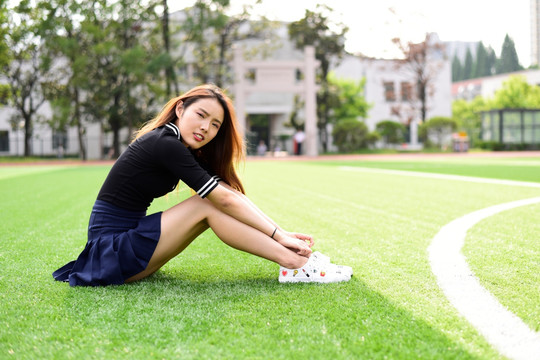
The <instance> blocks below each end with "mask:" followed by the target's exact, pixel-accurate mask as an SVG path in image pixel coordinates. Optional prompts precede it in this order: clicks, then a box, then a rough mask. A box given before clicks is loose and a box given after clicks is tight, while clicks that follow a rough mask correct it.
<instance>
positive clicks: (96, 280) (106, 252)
mask: <svg viewBox="0 0 540 360" xmlns="http://www.w3.org/2000/svg"><path fill="white" fill-rule="evenodd" d="M160 234H161V212H158V213H155V214H152V215H148V216H146V212H144V211H142V212H141V211H138V212H134V211H129V210H125V209H122V208H119V207H117V206H114V205H112V204H110V203H108V202H105V201H101V200H96V202H95V204H94V207H93V209H92V214H91V215H90V222H89V225H88V242H87V243H86V247H85V248H84V250H83V251H82V253H81V254H80V255H79V257H78V258H77V260H75V261H71V262H69V263H67V264H66V265H64V266H62V267H61V268H60V269H58V270H56V271H55V272H53V277H54V278H55V279H56V280H58V281H65V282H69V285H71V286H104V285H119V284H123V283H124V282H125V280H126V279H128V278H130V277H132V276H133V275H136V274H138V273H140V272H141V271H143V270H144V269H146V267H147V266H148V262H149V261H150V258H151V257H152V254H153V253H154V250H155V249H156V246H157V243H158V240H159V236H160Z"/></svg>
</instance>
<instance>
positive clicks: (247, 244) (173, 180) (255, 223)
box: [53, 85, 352, 286]
mask: <svg viewBox="0 0 540 360" xmlns="http://www.w3.org/2000/svg"><path fill="white" fill-rule="evenodd" d="M237 126H238V125H237V123H236V117H235V113H234V109H233V106H232V102H231V100H230V99H229V98H228V97H227V96H226V95H224V94H223V93H222V91H221V90H220V89H219V88H217V87H215V86H211V85H203V86H198V87H195V88H193V89H191V90H190V91H188V92H187V93H185V94H184V95H182V96H179V97H176V98H173V99H172V100H170V101H169V102H168V103H167V105H165V107H164V108H163V110H162V111H161V113H160V114H159V115H158V116H157V117H156V118H155V119H153V120H151V121H150V122H149V123H147V124H146V125H145V126H144V127H143V128H142V129H141V130H140V131H139V132H138V133H137V136H136V138H135V140H134V141H133V142H132V143H131V144H130V145H129V147H128V148H127V149H126V151H125V152H124V153H123V154H122V155H121V156H120V157H119V158H118V160H117V161H116V162H115V164H114V166H113V167H112V168H111V170H110V172H109V174H108V176H107V178H106V179H105V182H104V184H103V186H102V188H101V190H100V192H99V194H98V196H97V200H96V202H95V204H94V207H93V209H92V213H91V215H90V223H89V226H88V242H87V244H86V247H85V249H84V250H83V251H82V253H81V254H80V255H79V257H78V258H77V260H75V261H72V262H70V263H68V264H66V265H64V266H63V267H61V268H60V269H58V270H56V271H55V272H54V273H53V276H54V278H55V279H56V280H58V281H66V282H69V284H70V285H71V286H77V285H87V286H88V285H90V286H100V285H110V284H123V283H125V282H132V281H136V280H140V279H143V278H145V277H147V276H149V275H151V274H153V273H154V272H156V271H157V270H158V269H159V268H161V267H162V266H163V265H165V264H166V263H167V262H168V261H169V260H171V259H172V258H173V257H175V256H176V255H178V254H179V253H180V252H182V250H184V249H185V248H186V247H187V246H188V245H189V244H190V243H191V242H192V241H193V240H194V239H195V238H196V237H197V236H199V235H200V234H201V233H202V232H204V231H205V230H207V229H208V228H212V230H213V231H214V232H215V234H216V235H217V236H218V237H219V238H220V239H221V240H222V241H223V242H225V243H226V244H228V245H229V246H232V247H234V248H236V249H239V250H243V251H246V252H248V253H251V254H254V255H257V256H260V257H263V258H265V259H268V260H271V261H273V262H276V263H278V264H279V265H281V269H280V272H279V281H280V282H338V281H348V280H349V279H350V277H351V275H352V270H351V268H350V267H343V266H337V265H334V264H331V263H330V261H329V260H328V258H327V257H326V256H324V255H322V254H320V253H317V252H315V253H312V250H311V247H312V246H313V239H312V237H311V236H309V235H304V234H299V233H291V232H287V231H285V230H283V229H282V228H281V227H279V226H278V225H277V224H275V223H274V222H273V221H272V220H271V219H270V218H269V217H268V216H266V215H265V214H264V213H263V212H262V211H260V210H259V209H258V208H257V207H256V206H255V205H254V204H253V203H251V202H250V201H249V200H248V198H247V197H246V196H245V195H244V187H243V186H242V183H241V182H240V179H239V178H238V175H237V173H236V171H235V164H237V163H238V161H239V160H241V159H242V157H243V154H244V147H243V146H244V145H243V141H242V138H241V136H240V134H239V132H238V128H237ZM179 180H181V181H182V182H184V183H185V184H187V185H188V186H189V187H190V188H191V189H193V190H194V191H196V193H197V195H194V196H191V197H190V198H188V199H187V200H185V201H182V202H181V203H179V204H177V205H175V206H173V207H172V208H170V209H168V210H166V211H164V212H159V213H155V214H152V215H148V216H147V215H146V210H147V208H148V207H149V206H150V203H151V202H152V200H153V199H155V198H157V197H160V196H163V195H165V194H167V193H168V192H170V191H172V190H173V189H174V188H175V187H176V184H177V183H178V182H179Z"/></svg>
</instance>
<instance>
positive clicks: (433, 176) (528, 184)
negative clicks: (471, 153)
mask: <svg viewBox="0 0 540 360" xmlns="http://www.w3.org/2000/svg"><path fill="white" fill-rule="evenodd" d="M339 169H340V170H344V171H357V172H366V173H377V174H388V175H399V176H412V177H422V178H429V179H441V180H458V181H467V182H474V183H482V184H496V185H510V186H525V187H537V188H540V183H535V182H528V181H516V180H500V179H488V178H481V177H474V176H462V175H447V174H435V173H426V172H419V171H405V170H388V169H375V168H364V167H354V166H341V167H340V168H339Z"/></svg>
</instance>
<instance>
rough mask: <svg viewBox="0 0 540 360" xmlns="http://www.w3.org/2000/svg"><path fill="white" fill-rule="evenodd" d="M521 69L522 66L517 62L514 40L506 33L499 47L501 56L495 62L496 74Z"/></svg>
mask: <svg viewBox="0 0 540 360" xmlns="http://www.w3.org/2000/svg"><path fill="white" fill-rule="evenodd" d="M522 69H523V67H522V66H521V65H520V64H519V59H518V55H517V52H516V47H515V45H514V40H512V39H511V38H510V36H508V34H506V36H505V37H504V42H503V45H502V49H501V57H500V58H499V61H498V63H497V74H504V73H509V72H514V71H518V70H522Z"/></svg>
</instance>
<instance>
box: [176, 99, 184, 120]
mask: <svg viewBox="0 0 540 360" xmlns="http://www.w3.org/2000/svg"><path fill="white" fill-rule="evenodd" d="M183 110H184V103H183V102H182V100H180V101H178V102H177V103H176V108H175V112H176V116H177V117H178V118H180V116H181V115H182V111H183Z"/></svg>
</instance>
